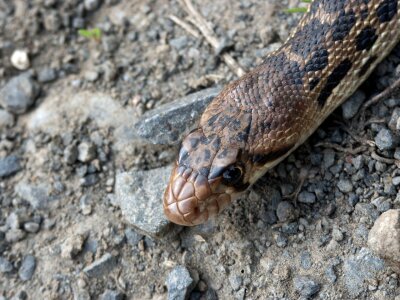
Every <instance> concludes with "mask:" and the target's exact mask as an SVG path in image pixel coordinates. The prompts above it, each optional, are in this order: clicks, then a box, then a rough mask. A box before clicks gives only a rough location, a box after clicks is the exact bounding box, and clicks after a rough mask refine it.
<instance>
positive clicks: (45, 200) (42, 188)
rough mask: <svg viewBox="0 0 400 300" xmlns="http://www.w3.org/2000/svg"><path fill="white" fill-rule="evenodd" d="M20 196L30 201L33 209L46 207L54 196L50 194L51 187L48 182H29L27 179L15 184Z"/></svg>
mask: <svg viewBox="0 0 400 300" xmlns="http://www.w3.org/2000/svg"><path fill="white" fill-rule="evenodd" d="M15 191H16V193H17V194H18V196H19V197H21V198H22V199H24V200H25V201H27V202H29V204H30V205H31V206H32V208H33V209H44V208H46V207H47V206H48V204H49V202H50V201H51V200H54V197H52V196H50V191H51V187H50V186H48V185H47V184H37V185H33V184H29V183H27V182H25V181H21V182H19V183H18V184H17V185H16V186H15Z"/></svg>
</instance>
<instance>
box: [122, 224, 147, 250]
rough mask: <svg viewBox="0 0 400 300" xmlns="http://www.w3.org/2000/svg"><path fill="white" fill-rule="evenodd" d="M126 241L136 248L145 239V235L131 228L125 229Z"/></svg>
mask: <svg viewBox="0 0 400 300" xmlns="http://www.w3.org/2000/svg"><path fill="white" fill-rule="evenodd" d="M125 236H126V241H127V242H128V244H129V245H131V246H133V247H136V246H137V245H138V243H139V242H140V241H141V240H142V239H143V235H141V234H139V233H137V232H136V231H134V230H132V229H131V228H127V229H125Z"/></svg>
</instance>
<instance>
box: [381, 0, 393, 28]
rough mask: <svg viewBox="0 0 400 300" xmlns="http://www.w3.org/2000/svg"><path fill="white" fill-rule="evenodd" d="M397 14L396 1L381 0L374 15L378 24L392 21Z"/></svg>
mask: <svg viewBox="0 0 400 300" xmlns="http://www.w3.org/2000/svg"><path fill="white" fill-rule="evenodd" d="M396 13H397V0H383V1H382V3H381V4H379V6H378V9H377V10H376V14H377V16H378V18H379V22H381V23H385V22H389V21H390V20H392V19H393V17H394V15H395V14H396Z"/></svg>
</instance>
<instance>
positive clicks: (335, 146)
mask: <svg viewBox="0 0 400 300" xmlns="http://www.w3.org/2000/svg"><path fill="white" fill-rule="evenodd" d="M315 146H316V147H324V148H331V149H334V150H336V151H339V152H345V153H350V154H353V155H356V154H358V153H360V152H363V151H365V150H366V147H365V146H364V145H363V146H360V147H357V148H354V149H352V148H344V147H342V146H339V145H338V144H333V143H318V144H316V145H315Z"/></svg>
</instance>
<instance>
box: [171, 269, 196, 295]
mask: <svg viewBox="0 0 400 300" xmlns="http://www.w3.org/2000/svg"><path fill="white" fill-rule="evenodd" d="M165 283H166V285H167V288H168V300H185V299H187V298H188V296H189V293H190V292H191V290H192V289H193V287H194V285H195V282H194V280H193V279H192V277H191V276H190V273H189V271H188V270H187V269H186V268H185V267H184V266H177V267H175V268H174V269H173V270H172V271H171V272H170V273H169V274H168V277H167V280H166V282H165Z"/></svg>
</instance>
